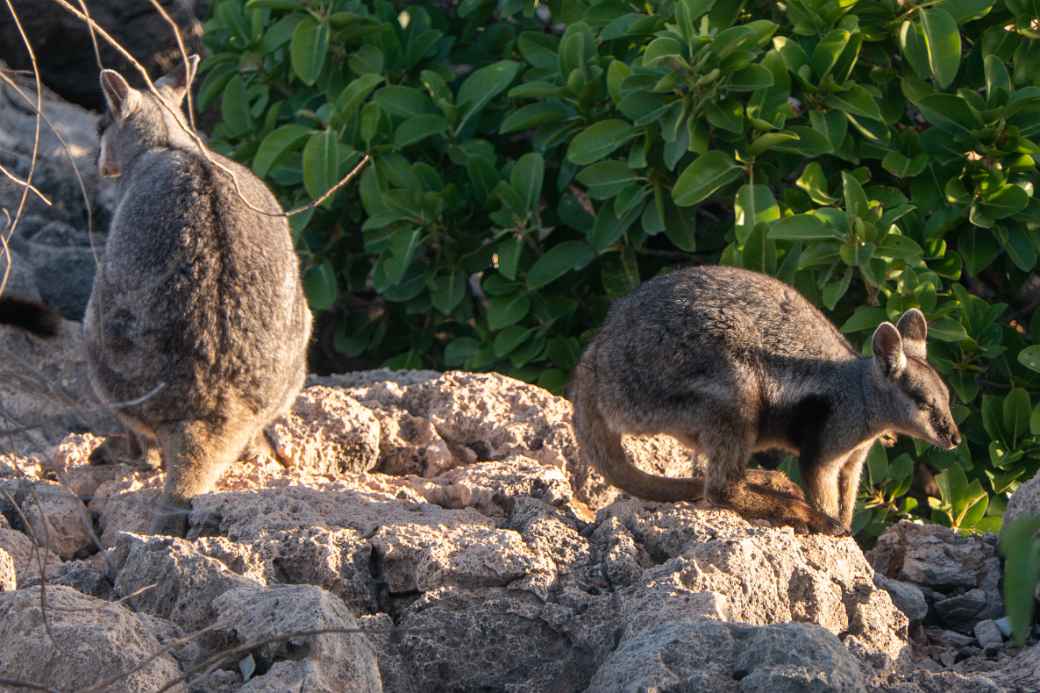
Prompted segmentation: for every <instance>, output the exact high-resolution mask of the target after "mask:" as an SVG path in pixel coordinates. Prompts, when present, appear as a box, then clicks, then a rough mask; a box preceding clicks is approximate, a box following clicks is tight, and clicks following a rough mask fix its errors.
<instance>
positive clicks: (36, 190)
mask: <svg viewBox="0 0 1040 693" xmlns="http://www.w3.org/2000/svg"><path fill="white" fill-rule="evenodd" d="M0 173H2V174H4V175H5V176H7V177H8V178H10V179H11V181H12V182H13V183H14V184H15V185H20V186H22V187H23V188H28V189H29V190H30V191H32V193H33V194H34V195H36V197H38V198H40V201H41V202H43V204H45V205H47V206H48V207H50V206H51V201H50V200H49V199H47V196H46V195H44V194H43V193H42V192H40V189H39V188H37V187H36V186H35V185H32V184H31V183H29V181H25V180H22V179H21V178H19V177H18V176H16V175H14V174H13V173H11V172H10V171H8V170H7V169H6V168H4V167H3V166H2V165H0Z"/></svg>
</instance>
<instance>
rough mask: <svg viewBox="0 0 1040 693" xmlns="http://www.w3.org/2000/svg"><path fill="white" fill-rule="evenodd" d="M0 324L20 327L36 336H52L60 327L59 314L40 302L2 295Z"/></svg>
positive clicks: (0, 300)
mask: <svg viewBox="0 0 1040 693" xmlns="http://www.w3.org/2000/svg"><path fill="white" fill-rule="evenodd" d="M0 324H4V325H13V326H15V327H20V328H21V329H23V330H27V331H29V332H32V333H33V334H35V335H36V336H38V337H54V336H55V335H57V334H58V330H59V329H60V328H61V316H59V315H58V314H57V313H56V312H55V311H53V310H51V309H50V308H48V307H47V306H45V305H43V304H42V303H37V302H36V301H28V300H25V299H22V298H15V297H13V296H4V297H3V298H0Z"/></svg>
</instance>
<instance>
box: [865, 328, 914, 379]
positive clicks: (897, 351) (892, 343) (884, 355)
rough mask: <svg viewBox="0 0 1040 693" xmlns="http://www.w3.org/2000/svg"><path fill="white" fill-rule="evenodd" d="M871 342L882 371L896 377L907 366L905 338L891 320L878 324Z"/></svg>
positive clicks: (875, 358)
mask: <svg viewBox="0 0 1040 693" xmlns="http://www.w3.org/2000/svg"><path fill="white" fill-rule="evenodd" d="M871 344H872V346H873V348H874V360H875V361H877V364H878V365H879V366H880V367H881V372H882V373H884V374H885V375H887V376H888V377H890V378H894V377H896V376H897V375H899V374H900V373H901V372H902V370H903V369H904V368H906V354H904V353H903V338H902V337H900V336H899V330H897V329H896V326H895V325H893V324H892V323H890V322H883V323H881V324H880V325H878V327H877V329H876V330H874V337H873V339H872V341H871Z"/></svg>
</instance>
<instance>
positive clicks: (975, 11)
mask: <svg viewBox="0 0 1040 693" xmlns="http://www.w3.org/2000/svg"><path fill="white" fill-rule="evenodd" d="M995 4H996V0H943V1H942V2H941V3H940V4H939V7H941V8H943V9H944V10H946V11H947V12H949V13H950V16H951V17H953V18H954V19H955V20H956V21H957V23H958V24H964V23H966V22H970V21H971V20H973V19H980V18H981V17H985V16H986V15H987V14H989V11H990V10H991V9H993V5H995Z"/></svg>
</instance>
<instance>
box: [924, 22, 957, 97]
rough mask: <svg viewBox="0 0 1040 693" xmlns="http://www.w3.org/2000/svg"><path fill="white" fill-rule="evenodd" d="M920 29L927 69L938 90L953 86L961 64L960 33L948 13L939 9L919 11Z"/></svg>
mask: <svg viewBox="0 0 1040 693" xmlns="http://www.w3.org/2000/svg"><path fill="white" fill-rule="evenodd" d="M920 17H921V29H922V31H923V32H924V46H925V51H926V52H927V53H928V67H929V69H930V70H931V73H932V78H933V79H935V82H936V84H938V85H939V87H940V88H942V89H945V88H946V87H948V86H950V85H951V84H953V80H954V78H956V77H957V71H958V69H959V68H960V64H961V32H960V29H959V28H958V27H957V20H955V19H954V18H953V17H952V16H951V15H950V13H949V12H947V11H946V10H944V9H942V8H941V7H933V8H931V9H927V10H921V12H920Z"/></svg>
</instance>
